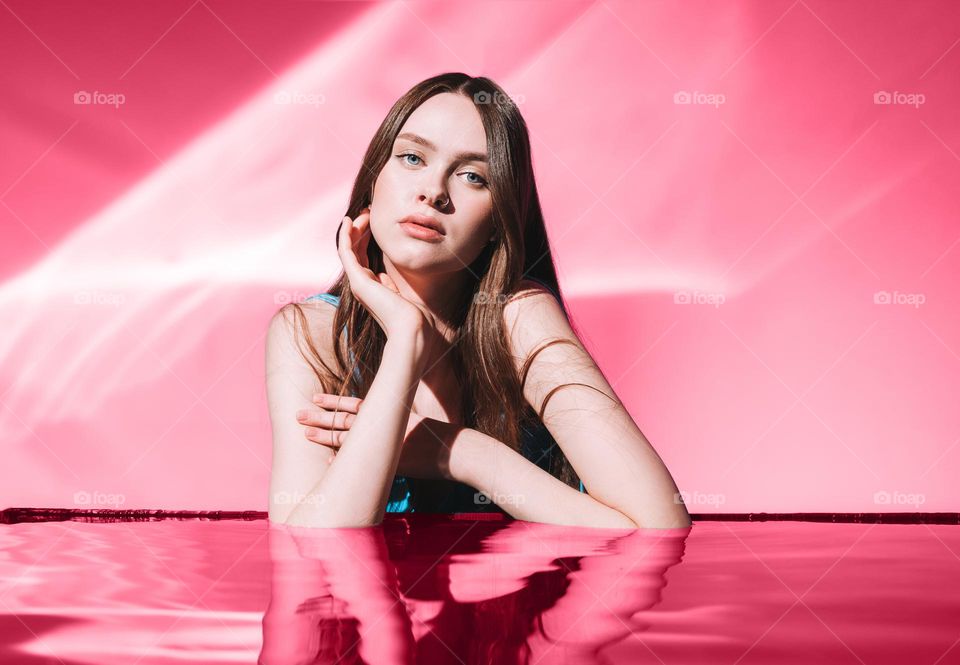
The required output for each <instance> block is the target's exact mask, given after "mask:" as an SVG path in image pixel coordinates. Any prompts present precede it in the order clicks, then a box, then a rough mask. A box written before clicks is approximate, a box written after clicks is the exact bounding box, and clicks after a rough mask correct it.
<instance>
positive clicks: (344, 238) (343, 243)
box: [337, 215, 360, 276]
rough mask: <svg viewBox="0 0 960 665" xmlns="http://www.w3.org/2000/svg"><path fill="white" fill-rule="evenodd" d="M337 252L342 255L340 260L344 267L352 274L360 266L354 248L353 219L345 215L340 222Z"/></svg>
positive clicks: (348, 273)
mask: <svg viewBox="0 0 960 665" xmlns="http://www.w3.org/2000/svg"><path fill="white" fill-rule="evenodd" d="M337 254H338V255H339V256H340V262H341V263H342V264H343V269H344V270H345V271H346V272H347V275H348V276H350V275H351V274H354V273H355V272H356V271H357V269H358V268H359V267H360V265H359V263H357V255H356V254H355V253H354V249H353V220H352V219H350V217H349V216H347V215H345V216H344V218H343V219H342V220H341V222H340V235H339V237H338V238H337Z"/></svg>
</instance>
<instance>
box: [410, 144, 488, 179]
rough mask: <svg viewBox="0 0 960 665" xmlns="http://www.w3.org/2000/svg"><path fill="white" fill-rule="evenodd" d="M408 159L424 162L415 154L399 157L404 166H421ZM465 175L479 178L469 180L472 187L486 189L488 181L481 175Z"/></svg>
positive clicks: (468, 173)
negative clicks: (407, 158)
mask: <svg viewBox="0 0 960 665" xmlns="http://www.w3.org/2000/svg"><path fill="white" fill-rule="evenodd" d="M406 157H414V158H415V159H418V160H420V161H421V162H422V161H423V159H422V158H421V157H420V155H417V154H414V153H412V152H402V153H400V154H399V155H397V159H399V160H400V161H402V162H403V163H404V164H407V165H409V166H419V164H417V163H411V162H408V161H406V160H405V158H406ZM464 173H465V174H466V175H468V176H471V175H472V176H473V177H475V178H478V179H477V180H468V181H467V182H469V183H470V184H471V185H479V186H481V187H486V185H487V181H486V180H484V178H483V176H481V175H480V174H479V173H474V172H473V171H465V172H464Z"/></svg>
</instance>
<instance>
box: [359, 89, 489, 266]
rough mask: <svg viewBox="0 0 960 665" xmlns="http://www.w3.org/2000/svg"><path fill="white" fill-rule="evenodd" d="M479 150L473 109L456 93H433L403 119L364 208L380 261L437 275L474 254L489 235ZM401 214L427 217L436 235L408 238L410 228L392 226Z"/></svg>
mask: <svg viewBox="0 0 960 665" xmlns="http://www.w3.org/2000/svg"><path fill="white" fill-rule="evenodd" d="M486 153H487V138H486V134H485V132H484V129H483V122H482V121H481V119H480V114H479V113H478V112H477V109H476V108H475V107H474V105H473V102H472V101H471V100H470V99H469V98H467V97H465V96H463V95H458V94H453V93H440V94H438V95H434V96H433V97H431V98H429V99H428V100H427V101H425V102H424V103H423V104H421V105H420V106H419V107H418V108H417V109H416V110H415V111H414V112H413V113H412V114H411V115H410V117H409V118H407V121H406V123H404V125H403V127H402V128H401V130H400V132H399V134H398V135H397V139H396V141H395V142H394V144H393V150H392V152H391V154H390V157H389V159H388V160H387V163H386V164H385V165H384V167H383V169H382V170H381V171H380V174H379V175H378V176H377V179H376V182H375V183H374V190H373V202H372V203H371V205H370V231H371V233H372V234H373V237H374V238H375V239H376V241H377V244H378V245H379V246H380V248H381V249H382V250H383V254H384V261H385V262H389V263H392V264H393V265H394V266H395V267H397V268H399V269H400V270H401V271H403V270H406V271H411V272H421V273H444V272H455V271H459V270H462V269H464V268H465V267H466V266H468V265H469V264H470V263H471V262H472V261H473V260H474V259H476V258H477V256H478V255H479V254H480V252H481V251H482V250H483V248H484V247H485V246H486V244H487V243H488V242H489V240H490V236H491V234H492V233H493V221H492V211H493V204H492V201H491V197H490V189H489V184H488V180H489V170H488V167H487V162H486ZM408 215H424V216H427V217H429V218H431V219H432V220H434V221H436V222H437V223H438V224H439V225H440V226H441V227H442V229H443V233H444V235H442V236H441V237H440V238H438V239H432V240H431V239H421V238H418V237H415V233H416V228H412V229H411V228H410V227H409V226H407V225H406V224H401V223H400V221H401V220H402V219H404V218H405V217H407V216H408ZM407 229H410V230H409V231H408V230H407Z"/></svg>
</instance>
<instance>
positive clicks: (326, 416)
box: [297, 409, 357, 430]
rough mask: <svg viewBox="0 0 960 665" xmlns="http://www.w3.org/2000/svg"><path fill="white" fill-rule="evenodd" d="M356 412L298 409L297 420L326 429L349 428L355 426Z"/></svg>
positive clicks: (303, 423)
mask: <svg viewBox="0 0 960 665" xmlns="http://www.w3.org/2000/svg"><path fill="white" fill-rule="evenodd" d="M356 417H357V416H356V414H354V413H350V412H349V411H328V410H326V409H301V410H300V411H297V422H299V423H300V424H301V425H311V426H313V427H321V428H324V429H341V430H347V429H350V427H352V426H353V421H354V419H355V418H356Z"/></svg>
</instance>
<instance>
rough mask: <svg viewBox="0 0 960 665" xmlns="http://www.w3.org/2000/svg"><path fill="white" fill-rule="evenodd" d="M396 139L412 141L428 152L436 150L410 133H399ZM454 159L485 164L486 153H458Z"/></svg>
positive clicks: (433, 146) (417, 135) (427, 142)
mask: <svg viewBox="0 0 960 665" xmlns="http://www.w3.org/2000/svg"><path fill="white" fill-rule="evenodd" d="M397 139H398V140H399V139H406V140H407V141H412V142H413V143H419V144H420V145H422V146H424V147H425V148H429V149H430V150H433V151H436V149H437V146H435V145H434V144H433V142H432V141H430V140H428V139H425V138H423V137H422V136H420V135H419V134H414V133H412V132H401V133H400V134H398V135H397ZM454 157H456V158H457V159H458V160H461V161H465V162H486V161H487V155H486V153H482V152H458V153H457V154H456V155H454Z"/></svg>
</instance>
